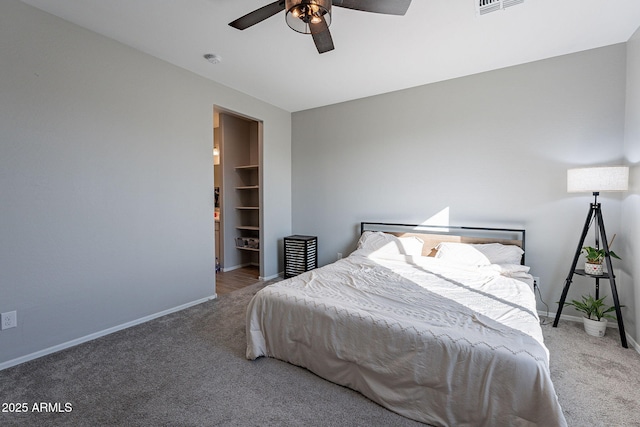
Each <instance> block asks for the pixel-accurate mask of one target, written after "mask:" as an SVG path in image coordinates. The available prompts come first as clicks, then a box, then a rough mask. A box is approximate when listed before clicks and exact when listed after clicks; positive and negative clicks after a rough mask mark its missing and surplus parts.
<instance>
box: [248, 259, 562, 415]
mask: <svg viewBox="0 0 640 427" xmlns="http://www.w3.org/2000/svg"><path fill="white" fill-rule="evenodd" d="M517 270H518V269H517V268H515V269H513V268H507V269H505V268H501V267H499V266H497V265H488V266H482V267H473V266H468V265H466V266H463V265H455V264H453V263H447V262H444V261H442V260H438V259H434V258H427V257H411V256H399V255H390V254H386V255H381V256H379V255H376V254H372V253H371V252H370V251H366V250H363V249H360V250H357V251H356V252H354V253H353V254H351V255H350V256H349V257H347V258H345V259H342V260H340V261H338V262H336V263H334V264H330V265H327V266H325V267H322V268H319V269H316V270H312V271H310V272H307V273H304V274H302V275H300V276H297V277H294V278H291V279H288V280H285V281H282V282H278V283H275V284H273V285H270V286H267V287H265V288H264V289H262V290H261V291H260V292H258V293H257V294H256V295H255V296H254V298H253V299H252V300H251V302H250V304H249V306H248V309H247V358H249V359H255V358H257V357H260V356H268V357H274V358H278V359H281V360H284V361H287V362H290V363H293V364H295V365H299V366H303V367H305V368H307V369H309V370H311V371H312V372H314V373H316V374H317V375H319V376H321V377H323V378H326V379H328V380H330V381H332V382H335V383H337V384H341V385H344V386H347V387H350V388H352V389H354V390H357V391H359V392H361V393H362V394H364V395H365V396H367V397H368V398H370V399H371V400H373V401H375V402H377V403H379V404H381V405H382V406H384V407H386V408H388V409H390V410H392V411H395V412H397V413H399V414H402V415H404V416H406V417H408V418H412V419H415V420H418V421H422V422H426V423H429V424H433V425H438V426H545V427H551V426H565V425H566V422H565V420H564V417H563V415H562V411H561V408H560V405H559V404H558V400H557V397H556V394H555V390H554V387H553V384H552V382H551V379H550V377H549V365H548V364H549V354H548V350H547V349H546V347H545V346H544V344H543V340H542V331H541V329H540V326H539V320H538V316H537V314H536V310H535V297H534V295H533V292H532V290H531V288H530V287H529V285H528V284H526V283H525V282H523V281H520V280H517V279H514V278H511V277H506V276H508V275H509V276H513V275H514V274H515V275H518V274H521V275H522V274H524V273H522V272H519V271H517ZM503 274H505V275H503ZM523 277H529V278H530V276H528V275H526V274H524V276H523Z"/></svg>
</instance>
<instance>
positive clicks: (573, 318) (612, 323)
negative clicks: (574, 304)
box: [538, 310, 640, 354]
mask: <svg viewBox="0 0 640 427" xmlns="http://www.w3.org/2000/svg"><path fill="white" fill-rule="evenodd" d="M538 315H540V316H544V317H548V318H549V319H555V318H556V313H548V314H547V312H546V311H540V310H538ZM560 320H566V321H569V322H579V323H582V317H580V316H568V315H566V314H561V315H560ZM607 328H611V329H616V330H618V329H619V328H618V322H615V321H609V323H608V324H607ZM616 333H618V332H616ZM625 335H626V337H627V344H628V345H629V346H630V347H632V348H633V349H634V350H635V351H636V352H637V353H638V354H640V344H638V343H637V342H636V340H634V339H633V337H631V336H630V335H629V334H628V333H626V331H625Z"/></svg>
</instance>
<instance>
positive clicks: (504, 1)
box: [475, 0, 524, 15]
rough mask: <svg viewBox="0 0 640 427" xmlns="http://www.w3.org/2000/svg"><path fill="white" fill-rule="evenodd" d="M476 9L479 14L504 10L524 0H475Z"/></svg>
mask: <svg viewBox="0 0 640 427" xmlns="http://www.w3.org/2000/svg"><path fill="white" fill-rule="evenodd" d="M475 2H476V9H477V11H478V14H479V15H485V14H487V13H489V12H495V11H497V10H504V9H506V8H508V7H511V6H515V5H517V4H520V3H524V0H475Z"/></svg>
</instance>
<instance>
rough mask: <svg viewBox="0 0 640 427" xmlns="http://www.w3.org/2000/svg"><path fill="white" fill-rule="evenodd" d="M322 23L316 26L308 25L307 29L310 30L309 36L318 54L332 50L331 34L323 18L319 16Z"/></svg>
mask: <svg viewBox="0 0 640 427" xmlns="http://www.w3.org/2000/svg"><path fill="white" fill-rule="evenodd" d="M321 18H322V21H320V22H318V23H317V24H313V23H310V24H309V29H310V30H311V35H312V36H313V42H314V43H315V44H316V49H318V53H325V52H329V51H330V50H333V49H334V47H333V39H332V38H331V33H330V32H329V26H328V25H327V21H326V20H325V19H324V16H321Z"/></svg>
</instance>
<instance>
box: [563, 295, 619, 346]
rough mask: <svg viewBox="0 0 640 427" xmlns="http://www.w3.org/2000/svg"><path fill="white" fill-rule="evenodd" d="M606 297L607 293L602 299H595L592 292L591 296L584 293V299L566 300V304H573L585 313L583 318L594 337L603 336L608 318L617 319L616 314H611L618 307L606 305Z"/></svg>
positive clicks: (586, 328) (588, 330)
mask: <svg viewBox="0 0 640 427" xmlns="http://www.w3.org/2000/svg"><path fill="white" fill-rule="evenodd" d="M605 298H606V295H605V296H603V297H602V298H600V299H595V298H594V297H592V296H591V295H590V294H589V296H584V295H583V296H582V301H577V300H572V301H571V302H565V303H564V305H571V306H573V307H574V308H575V309H576V310H578V311H580V312H582V313H584V316H583V317H582V320H583V324H584V330H585V332H586V333H587V334H589V335H591V336H594V337H603V336H604V333H605V331H606V330H607V323H608V320H607V319H614V320H615V319H616V317H615V316H613V315H611V314H609V313H611V312H612V311H615V309H616V308H615V307H607V306H605V305H604V299H605ZM621 307H624V306H621Z"/></svg>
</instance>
